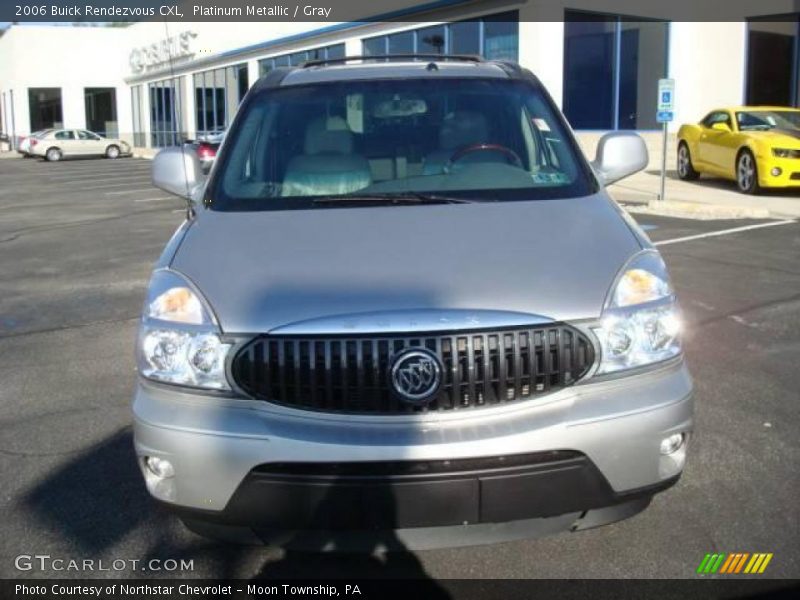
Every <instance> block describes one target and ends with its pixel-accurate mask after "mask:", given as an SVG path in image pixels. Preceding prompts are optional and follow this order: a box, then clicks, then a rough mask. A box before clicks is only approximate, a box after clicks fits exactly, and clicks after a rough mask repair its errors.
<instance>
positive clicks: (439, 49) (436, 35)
mask: <svg viewBox="0 0 800 600" xmlns="http://www.w3.org/2000/svg"><path fill="white" fill-rule="evenodd" d="M416 33H417V52H419V53H420V54H444V48H445V44H446V42H447V38H446V37H445V32H444V25H436V26H435V27H426V28H425V29H419V30H418V31H417V32H416Z"/></svg>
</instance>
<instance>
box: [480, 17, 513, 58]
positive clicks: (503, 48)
mask: <svg viewBox="0 0 800 600" xmlns="http://www.w3.org/2000/svg"><path fill="white" fill-rule="evenodd" d="M511 16H512V14H511V13H504V14H502V15H495V16H493V17H487V18H486V19H484V32H483V55H484V56H485V57H486V58H488V59H491V60H513V61H515V60H517V56H518V55H519V20H518V19H516V18H514V19H513V20H512V19H511ZM513 16H514V17H516V14H515V13H514V14H513Z"/></svg>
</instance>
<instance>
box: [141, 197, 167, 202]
mask: <svg viewBox="0 0 800 600" xmlns="http://www.w3.org/2000/svg"><path fill="white" fill-rule="evenodd" d="M171 198H177V196H158V197H156V198H136V200H134V202H155V201H156V200H169V199H171Z"/></svg>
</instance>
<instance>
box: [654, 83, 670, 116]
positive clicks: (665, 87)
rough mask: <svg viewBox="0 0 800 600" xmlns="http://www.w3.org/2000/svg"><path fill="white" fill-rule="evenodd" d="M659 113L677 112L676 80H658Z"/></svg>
mask: <svg viewBox="0 0 800 600" xmlns="http://www.w3.org/2000/svg"><path fill="white" fill-rule="evenodd" d="M656 110H657V111H658V112H664V111H669V112H672V111H674V110H675V80H674V79H659V80H658V107H657V108H656Z"/></svg>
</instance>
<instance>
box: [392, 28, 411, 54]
mask: <svg viewBox="0 0 800 600" xmlns="http://www.w3.org/2000/svg"><path fill="white" fill-rule="evenodd" d="M413 52H414V32H413V31H404V32H403V33H395V34H392V35H390V36H389V54H412V53H413Z"/></svg>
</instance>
